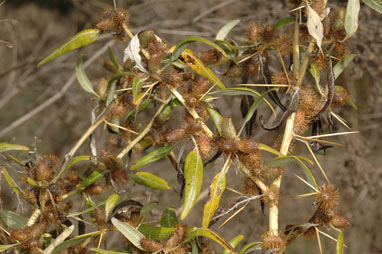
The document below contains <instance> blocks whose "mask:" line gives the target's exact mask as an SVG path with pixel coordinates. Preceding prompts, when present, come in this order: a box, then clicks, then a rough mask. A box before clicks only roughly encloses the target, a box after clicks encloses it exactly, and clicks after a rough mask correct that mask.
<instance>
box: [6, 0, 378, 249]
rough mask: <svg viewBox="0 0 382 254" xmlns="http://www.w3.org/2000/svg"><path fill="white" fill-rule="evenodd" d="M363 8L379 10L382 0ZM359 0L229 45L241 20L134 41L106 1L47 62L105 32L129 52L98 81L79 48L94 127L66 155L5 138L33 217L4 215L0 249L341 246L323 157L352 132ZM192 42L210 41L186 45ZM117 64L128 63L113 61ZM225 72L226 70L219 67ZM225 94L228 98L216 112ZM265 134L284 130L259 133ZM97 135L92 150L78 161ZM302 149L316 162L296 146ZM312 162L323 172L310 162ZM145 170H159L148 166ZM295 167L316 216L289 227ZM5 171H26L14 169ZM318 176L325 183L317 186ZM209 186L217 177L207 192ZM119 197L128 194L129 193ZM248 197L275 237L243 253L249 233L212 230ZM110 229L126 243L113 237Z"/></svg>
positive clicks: (108, 64)
mask: <svg viewBox="0 0 382 254" xmlns="http://www.w3.org/2000/svg"><path fill="white" fill-rule="evenodd" d="M364 2H365V3H366V4H368V5H370V6H371V7H372V8H374V9H376V10H377V11H381V8H380V7H381V6H380V5H378V3H379V4H380V1H379V0H375V1H364ZM359 7H360V3H359V0H349V1H348V3H347V7H346V8H345V7H338V8H337V9H335V10H330V9H329V8H328V7H327V1H325V0H309V1H299V0H297V1H291V9H290V10H291V11H290V12H289V13H290V15H291V16H288V17H286V18H283V19H281V20H279V21H278V22H277V23H275V24H258V23H256V22H255V21H251V22H249V23H248V24H247V25H246V26H247V30H246V33H245V35H244V39H242V40H241V41H238V40H233V39H230V36H229V32H230V31H231V30H232V29H234V28H235V26H236V25H238V24H239V22H240V20H232V21H230V22H228V23H227V24H225V25H224V26H223V27H222V28H221V29H220V30H219V31H218V32H217V34H216V37H215V38H214V39H213V40H207V39H205V38H201V37H196V36H191V37H187V38H185V39H184V40H182V41H180V42H179V43H178V44H177V45H176V46H172V45H170V44H169V43H168V42H167V41H166V40H165V39H164V38H161V37H159V36H158V35H157V34H156V33H155V31H154V30H145V31H141V32H139V33H137V34H135V35H134V34H133V33H132V32H131V30H130V27H129V18H131V17H129V14H128V12H127V11H126V10H124V9H121V8H114V9H106V10H105V11H104V12H103V14H102V18H101V19H100V21H99V22H98V23H97V24H96V25H95V28H93V29H88V30H84V31H82V32H80V33H78V34H77V35H75V36H74V37H73V38H71V39H70V40H69V41H68V42H67V43H65V44H63V45H62V46H61V47H59V48H58V49H57V50H55V51H54V52H53V53H52V54H50V55H49V56H48V57H46V58H45V59H44V60H42V61H41V62H40V64H39V66H42V65H44V64H46V63H48V62H50V61H52V60H54V59H55V58H57V57H59V56H61V55H63V54H65V53H67V52H69V51H72V50H74V49H77V48H80V47H83V46H86V45H88V44H91V43H92V42H94V41H96V40H97V38H98V37H99V35H100V34H101V33H104V34H107V33H111V34H112V36H113V39H114V40H116V41H118V42H119V43H125V44H126V45H127V47H126V49H125V51H124V52H123V57H122V56H120V55H119V54H117V55H116V53H114V51H113V49H112V47H109V48H108V53H109V58H108V59H106V60H105V61H104V65H103V66H104V68H105V73H104V77H102V78H101V79H100V80H99V81H98V84H97V86H96V87H95V88H93V85H92V83H91V82H90V80H89V79H88V77H87V76H86V74H85V71H84V64H83V56H80V57H79V58H78V60H77V63H76V75H77V79H78V82H79V84H80V85H81V86H82V88H83V89H84V90H85V91H86V92H88V93H90V95H91V96H92V97H93V98H92V101H93V102H94V103H95V107H94V110H93V112H92V114H93V123H92V125H91V126H90V127H89V129H88V130H86V132H85V133H84V134H83V136H82V137H81V138H80V139H79V140H78V142H77V143H76V144H74V146H73V148H72V149H71V150H70V151H69V152H68V153H67V154H66V156H65V157H64V158H58V157H56V156H54V155H41V154H38V153H37V152H36V153H35V154H34V155H33V159H32V160H29V161H24V160H22V159H19V158H17V157H15V156H14V155H12V154H10V153H9V152H10V151H12V150H24V151H27V150H29V148H28V147H25V146H23V145H16V144H10V143H1V144H0V152H2V155H1V170H2V176H3V179H5V181H6V182H7V183H8V184H9V186H10V187H11V188H12V189H13V191H14V192H15V195H16V196H17V198H18V199H19V200H20V202H21V204H22V206H23V207H24V214H27V215H28V216H29V218H26V217H24V216H23V215H21V214H20V213H17V212H14V211H7V210H1V211H0V218H1V225H0V226H1V232H0V240H1V244H2V245H1V246H0V250H1V252H3V251H6V252H8V253H10V252H12V251H13V252H14V253H87V252H91V251H92V252H96V253H172V254H183V253H193V254H197V253H212V252H215V250H212V248H214V247H216V246H214V245H210V243H211V241H215V242H217V243H218V244H219V245H221V246H222V248H224V249H223V252H222V253H224V254H229V253H240V254H246V253H250V252H259V253H285V252H287V250H288V247H289V246H290V245H291V244H293V242H294V241H295V240H296V239H298V238H303V239H316V240H317V242H318V246H319V250H320V251H321V252H322V251H323V250H322V248H321V242H320V236H322V235H324V236H325V237H328V236H329V237H330V235H329V233H325V232H324V231H327V230H331V232H330V233H331V234H333V232H334V233H335V236H334V237H331V238H332V240H334V241H337V253H342V251H343V247H345V245H344V243H343V230H344V228H346V227H347V226H348V225H349V221H348V219H346V218H345V217H343V216H342V215H341V214H340V213H339V209H338V206H339V189H338V188H337V187H336V186H334V185H333V184H332V183H331V182H330V180H329V179H328V178H327V176H326V174H325V171H324V169H323V168H322V167H321V165H320V163H319V161H318V160H317V157H316V156H315V154H316V153H318V152H320V151H321V152H322V151H325V149H327V148H330V147H333V146H337V145H340V144H338V143H336V142H333V141H327V140H326V139H325V138H326V137H329V136H338V135H345V134H351V133H354V132H353V131H348V132H333V130H334V129H338V126H339V125H343V126H344V127H345V128H349V125H348V123H347V122H346V120H344V119H343V118H342V117H341V116H339V115H337V114H336V113H335V112H336V110H337V108H339V107H344V106H347V105H348V106H349V105H350V106H352V107H355V105H354V104H353V103H352V101H351V99H350V97H349V95H348V93H347V91H346V90H345V88H343V87H341V86H339V85H336V79H337V78H338V76H339V75H340V74H341V72H342V71H343V70H344V68H345V67H346V66H347V65H348V64H349V63H350V62H351V61H352V59H353V58H354V55H352V54H351V53H350V50H349V48H348V46H347V40H348V39H349V38H350V37H351V36H352V35H353V34H354V33H355V32H356V30H357V26H358V21H357V19H358V12H359ZM329 10H330V11H329ZM193 43H198V44H205V45H207V47H208V49H207V50H204V51H199V52H198V51H197V50H191V49H190V48H189V46H190V45H191V44H193ZM121 58H123V62H121V61H118V60H117V59H121ZM90 68H91V67H90ZM217 68H219V72H220V73H224V74H223V75H217V73H218V72H217V71H216V70H217ZM271 69H277V71H272V72H271ZM222 70H223V71H222ZM223 76H224V77H223ZM223 78H224V82H223V81H222V80H223ZM249 81H257V82H253V83H252V84H249V83H250V82H249ZM237 83H240V84H238V85H237ZM229 96H238V97H240V99H241V104H240V112H237V114H238V115H240V116H241V117H242V119H243V120H242V121H241V122H237V121H235V122H234V121H233V118H232V117H233V116H227V115H226V114H224V110H226V109H227V108H228V107H230V106H231V105H230V103H232V100H230V99H229ZM89 97H90V96H89ZM217 101H220V102H221V103H220V104H219V105H224V106H223V107H222V108H219V107H218V106H217V103H216V102H217ZM259 106H260V107H259ZM347 109H349V110H351V108H350V107H348V108H347ZM174 111H177V114H175V113H176V112H174ZM179 112H181V116H179ZM273 115H274V116H273ZM256 122H257V123H258V124H256ZM100 125H104V126H106V127H107V128H105V131H104V136H105V137H107V138H108V140H109V142H108V144H107V145H105V147H103V148H102V149H100V148H99V147H97V145H96V141H97V140H96V137H95V135H92V134H93V133H94V131H95V130H96V128H97V127H98V126H100ZM334 127H335V128H334ZM260 131H263V132H267V133H268V132H269V133H276V135H265V136H264V140H255V139H254V134H255V133H258V132H260ZM272 137H276V138H274V139H273V138H272ZM89 138H90V146H91V154H89V155H80V156H78V155H76V153H77V150H78V148H79V147H81V146H82V145H83V144H84V142H85V141H86V140H88V139H89ZM270 138H272V140H270ZM266 143H267V144H268V145H266ZM297 145H301V146H302V148H304V149H306V150H307V151H308V152H309V153H310V155H311V157H312V160H311V159H308V158H306V157H304V156H301V155H297V154H294V152H293V150H294V148H295V146H297ZM219 157H220V160H222V159H223V160H224V164H223V166H222V167H221V168H220V170H219V171H218V172H215V176H214V177H213V178H212V179H207V178H206V177H203V169H204V168H205V167H206V166H207V164H210V163H212V162H214V161H215V160H217V159H218V158H219ZM160 160H169V161H170V162H171V165H172V166H173V168H174V169H175V170H174V169H171V168H160V170H161V171H165V172H166V174H167V175H168V174H174V175H175V178H177V180H178V183H177V184H173V185H172V186H171V185H170V184H169V183H168V182H167V181H166V179H163V178H161V177H159V176H157V175H156V173H155V172H156V171H158V170H159V169H158V163H157V162H159V161H160ZM313 164H316V165H317V167H315V169H316V168H317V170H314V171H312V170H311V169H313V167H312V166H313ZM147 165H150V166H151V169H152V171H151V172H146V171H143V170H142V167H143V166H147ZM291 167H299V168H301V173H302V174H303V175H304V177H300V176H297V175H296V176H297V177H298V179H297V178H296V184H303V185H304V186H306V189H307V192H308V191H310V192H309V193H307V194H301V195H300V197H301V198H302V197H304V198H305V197H307V198H313V204H314V207H315V211H314V212H313V214H311V215H307V214H301V215H300V214H298V215H299V216H300V217H301V221H299V222H293V221H292V222H285V224H287V226H286V227H285V228H281V227H279V221H280V218H279V209H278V208H279V200H280V198H281V196H282V194H283V193H287V190H281V181H282V178H283V176H284V171H286V170H290V168H291ZM145 168H147V167H145ZM10 170H12V171H17V172H20V176H18V177H12V176H11V175H14V174H13V173H12V174H10ZM229 170H235V171H237V174H236V177H239V178H242V180H241V182H242V186H241V189H238V190H234V189H230V188H229V189H228V188H226V182H227V179H226V175H227V172H228V171H229ZM319 174H320V175H322V177H320V178H322V179H324V182H323V183H318V182H317V181H316V178H315V175H316V176H317V175H319ZM228 180H233V179H228ZM129 181H133V182H135V183H136V184H138V185H143V186H145V187H147V188H151V189H156V190H157V191H164V192H169V191H175V192H176V193H178V194H179V196H180V198H181V199H182V202H181V205H179V203H178V200H173V206H171V207H168V208H166V209H165V210H164V211H162V214H161V215H159V216H158V215H156V216H155V215H153V214H152V211H153V209H154V208H155V207H156V205H157V204H158V202H148V203H146V204H143V203H141V202H139V201H137V200H136V198H135V196H134V186H136V185H131V184H128V182H129ZM203 182H207V183H208V185H209V188H208V189H206V190H204V191H202V183H203ZM236 182H237V181H236ZM228 190H229V191H233V192H234V193H235V195H236V197H235V198H234V201H233V202H232V200H230V202H228V200H227V199H226V200H224V196H225V195H224V193H226V192H227V191H228ZM121 191H127V193H129V197H130V198H129V199H127V200H121V198H120V193H121ZM208 193H209V195H206V194H208ZM95 196H98V197H97V198H95ZM204 197H206V198H205V199H204ZM198 198H199V199H198ZM95 199H97V200H103V201H101V202H98V203H97V202H95V201H94V200H95ZM254 200H260V203H261V207H262V210H263V212H264V213H265V214H266V215H267V217H268V222H264V224H266V223H267V224H268V231H267V232H263V234H262V235H259V236H258V237H257V239H245V242H247V243H248V244H246V245H244V246H242V247H241V248H239V247H238V246H239V243H240V242H241V241H242V240H243V239H244V238H245V236H243V235H238V236H236V237H235V238H233V239H232V240H230V241H227V240H226V239H224V238H225V237H224V235H220V234H218V233H217V232H215V231H214V229H211V227H213V225H214V224H215V223H217V222H218V221H220V222H222V223H223V224H225V223H226V222H227V221H229V220H231V219H232V218H233V217H235V216H240V212H241V211H242V210H243V209H245V208H246V207H247V205H248V204H249V203H250V202H252V201H254ZM198 202H203V203H204V210H203V213H202V214H201V215H199V217H200V222H199V223H197V224H196V225H187V224H185V222H184V220H185V219H186V218H187V217H189V216H191V215H193V214H194V216H197V214H195V211H193V207H194V206H195V204H196V203H198ZM290 202H293V200H291V201H290ZM264 218H266V217H264ZM223 219H224V220H225V221H223ZM281 219H282V218H281ZM288 223H289V224H288ZM253 227H256V225H253ZM75 228H76V231H75V232H78V234H75V233H73V232H74V229H75ZM229 230H230V231H234V230H235V228H234V227H233V228H230V229H229ZM112 231H117V232H118V233H114V236H115V235H116V234H121V236H120V237H121V239H122V238H123V239H126V240H125V241H122V242H119V243H118V242H117V243H116V241H111V240H110V235H111V234H112V233H111V232H112ZM86 232H87V233H86ZM337 233H338V234H337ZM336 238H337V239H336ZM206 239H209V240H210V241H207V240H206ZM114 244H117V245H114ZM326 251H327V252H329V251H330V252H334V250H326Z"/></svg>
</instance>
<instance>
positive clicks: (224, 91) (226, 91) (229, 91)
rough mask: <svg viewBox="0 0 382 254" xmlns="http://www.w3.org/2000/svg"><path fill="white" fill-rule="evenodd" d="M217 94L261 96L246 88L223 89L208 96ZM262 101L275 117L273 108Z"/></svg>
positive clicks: (266, 101) (267, 102)
mask: <svg viewBox="0 0 382 254" xmlns="http://www.w3.org/2000/svg"><path fill="white" fill-rule="evenodd" d="M217 93H219V94H222V95H229V96H236V95H250V96H254V97H260V96H261V94H260V93H259V92H257V91H256V90H253V89H251V88H246V87H234V88H225V89H221V90H218V91H215V92H211V93H210V94H217ZM264 101H265V103H266V104H267V105H268V107H269V108H270V109H271V110H272V112H273V114H275V115H276V112H275V109H274V108H273V106H272V104H270V103H269V101H268V100H267V99H264Z"/></svg>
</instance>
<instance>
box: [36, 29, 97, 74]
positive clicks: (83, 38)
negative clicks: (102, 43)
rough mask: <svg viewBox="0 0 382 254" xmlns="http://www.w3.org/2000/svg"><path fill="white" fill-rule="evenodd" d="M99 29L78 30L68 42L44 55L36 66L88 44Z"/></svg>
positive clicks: (95, 37)
mask: <svg viewBox="0 0 382 254" xmlns="http://www.w3.org/2000/svg"><path fill="white" fill-rule="evenodd" d="M99 33H100V30H98V29H87V30H84V31H81V32H79V33H78V34H76V35H75V36H73V37H72V38H71V39H70V40H69V41H68V42H66V43H65V44H63V45H61V46H60V47H59V48H58V49H56V50H55V51H53V52H52V53H51V54H50V55H49V56H47V57H45V58H44V59H43V60H42V61H41V62H40V63H39V64H38V65H37V67H41V66H42V65H44V64H46V63H48V62H50V61H52V60H54V59H56V58H57V57H60V56H62V55H64V54H66V53H69V52H70V51H73V50H75V49H78V48H81V47H83V46H86V45H89V44H91V43H93V42H95V41H96V40H97V38H98V36H99Z"/></svg>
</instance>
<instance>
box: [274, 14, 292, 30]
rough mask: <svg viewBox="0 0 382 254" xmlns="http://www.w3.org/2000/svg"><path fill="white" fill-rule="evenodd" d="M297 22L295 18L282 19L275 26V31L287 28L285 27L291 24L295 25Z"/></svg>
mask: <svg viewBox="0 0 382 254" xmlns="http://www.w3.org/2000/svg"><path fill="white" fill-rule="evenodd" d="M295 21H296V18H295V17H285V18H282V19H280V20H279V21H277V23H276V25H275V29H276V30H277V29H280V28H281V27H283V26H285V25H288V24H289V23H293V22H295Z"/></svg>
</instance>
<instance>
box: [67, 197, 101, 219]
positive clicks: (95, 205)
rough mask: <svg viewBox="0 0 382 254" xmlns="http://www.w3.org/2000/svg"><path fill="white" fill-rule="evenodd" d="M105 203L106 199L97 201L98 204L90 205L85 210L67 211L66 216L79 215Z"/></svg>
mask: <svg viewBox="0 0 382 254" xmlns="http://www.w3.org/2000/svg"><path fill="white" fill-rule="evenodd" d="M105 203H106V201H102V202H99V203H98V204H94V205H91V206H90V207H89V208H87V209H85V210H83V211H81V212H75V213H69V214H68V215H67V217H73V216H78V215H81V214H85V213H88V212H91V211H93V210H94V209H96V208H97V207H100V206H103V205H104V204H105ZM88 206H89V205H88Z"/></svg>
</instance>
